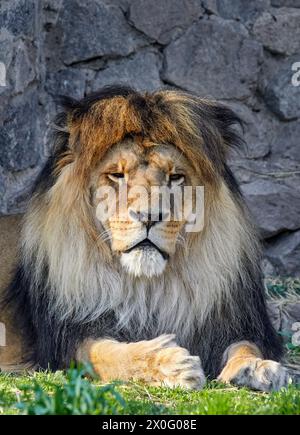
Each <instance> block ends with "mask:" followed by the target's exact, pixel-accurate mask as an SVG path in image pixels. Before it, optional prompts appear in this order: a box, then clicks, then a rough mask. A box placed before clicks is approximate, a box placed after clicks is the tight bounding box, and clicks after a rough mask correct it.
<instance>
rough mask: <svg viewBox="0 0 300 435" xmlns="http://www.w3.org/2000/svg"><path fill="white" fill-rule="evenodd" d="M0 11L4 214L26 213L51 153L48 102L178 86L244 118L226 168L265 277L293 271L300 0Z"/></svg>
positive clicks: (21, 6) (33, 3)
mask: <svg viewBox="0 0 300 435" xmlns="http://www.w3.org/2000/svg"><path fill="white" fill-rule="evenodd" d="M0 7H1V10H0V65H1V62H2V66H3V64H4V65H5V68H6V86H0V126H1V130H0V214H10V213H17V212H19V211H22V210H23V209H24V205H25V203H26V197H27V194H28V191H29V188H30V186H31V184H32V181H33V179H34V177H35V176H36V174H37V172H38V171H39V169H40V167H41V165H42V164H43V161H44V160H45V158H46V156H47V152H48V149H49V124H50V121H51V118H52V117H53V114H54V113H55V111H56V107H55V104H54V102H53V96H54V95H56V94H62V93H63V94H68V95H70V96H73V97H78V98H80V97H82V96H83V95H85V94H86V93H87V92H90V91H93V90H95V89H97V88H99V87H101V86H104V85H107V84H111V83H116V82H125V83H129V84H130V85H134V86H136V87H137V88H138V89H142V90H145V89H148V90H153V89H156V88H158V87H173V88H177V89H185V90H188V91H192V92H195V93H196V94H198V95H200V96H203V97H214V98H217V99H219V100H221V101H224V102H226V103H227V104H229V105H230V106H232V107H233V108H234V109H235V110H236V111H237V113H239V114H240V115H241V117H242V118H243V119H244V120H245V121H246V123H247V125H246V131H245V138H246V140H247V143H248V149H247V151H246V150H245V151H243V152H241V153H240V154H239V155H235V156H232V158H231V166H232V169H233V171H234V173H235V174H236V176H237V178H238V180H239V182H240V184H241V188H242V190H243V192H244V194H245V197H246V199H247V201H248V204H249V206H250V208H251V210H252V213H253V215H254V217H255V219H256V221H257V223H258V225H259V228H260V230H261V234H262V237H263V238H264V239H265V245H266V256H265V261H264V267H265V271H266V273H267V274H273V275H274V274H275V275H276V274H281V275H299V274H300V167H299V162H300V121H299V118H300V86H298V87H297V86H293V85H292V75H293V74H294V73H295V72H293V71H292V65H293V64H294V62H300V0H251V1H248V0H203V1H201V0H49V1H47V0H1V6H0ZM0 71H1V69H0ZM2 79H3V77H2ZM299 81H300V79H299ZM0 84H3V83H0Z"/></svg>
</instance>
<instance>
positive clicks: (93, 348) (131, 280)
mask: <svg viewBox="0 0 300 435" xmlns="http://www.w3.org/2000/svg"><path fill="white" fill-rule="evenodd" d="M61 102H62V105H63V107H64V111H63V112H62V113H61V114H60V115H59V116H58V117H57V120H56V123H55V134H54V147H53V152H52V154H51V156H50V157H49V159H48V161H47V164H46V165H45V167H44V169H43V170H42V172H41V174H40V176H39V177H38V179H37V181H36V183H35V186H34V189H33V193H32V197H31V200H30V202H29V205H28V210H27V212H26V214H25V216H24V219H23V223H22V230H21V234H20V237H18V239H19V240H18V244H19V248H18V254H17V253H16V251H14V254H13V263H16V264H15V269H14V272H13V275H12V276H11V279H10V283H9V285H8V286H7V289H6V291H5V297H4V302H5V303H3V306H2V317H4V318H6V322H9V320H8V318H9V319H10V325H13V326H10V327H9V329H10V331H11V332H10V334H11V335H10V337H11V340H10V341H11V342H8V343H7V347H6V348H3V349H2V350H1V352H2V353H1V355H0V364H1V366H2V368H4V369H9V367H18V365H20V366H21V367H24V366H26V367H34V368H39V369H47V368H50V369H51V370H57V369H64V368H67V367H68V366H69V365H70V363H71V362H72V361H75V362H77V363H82V362H90V363H91V364H92V366H93V368H94V370H95V372H96V373H97V374H98V375H99V376H100V377H101V379H102V380H103V381H111V380H113V379H119V380H123V381H127V380H130V379H133V380H141V381H144V382H147V383H149V384H151V385H162V384H163V385H166V386H168V387H175V386H181V387H184V388H189V389H200V388H202V387H203V385H204V384H205V382H206V379H207V378H209V379H215V378H218V379H219V380H220V381H223V382H226V383H233V384H235V385H240V386H248V387H250V388H253V389H257V390H262V391H270V390H277V389H279V388H281V387H282V386H284V385H286V384H287V383H288V382H289V375H288V372H287V370H286V368H285V367H284V366H283V365H282V364H281V362H280V361H281V358H282V354H283V347H282V343H281V339H280V338H279V336H278V335H277V333H276V332H275V330H274V329H273V326H272V325H271V322H270V320H269V317H268V314H267V309H266V302H265V295H264V286H263V281H262V273H261V269H260V247H259V243H258V236H257V233H256V230H255V226H254V225H253V223H252V219H251V217H250V215H249V212H248V209H247V207H246V205H245V202H244V199H243V197H242V194H241V192H240V190H239V187H238V185H237V182H236V180H235V178H234V176H233V174H232V172H231V170H230V169H229V167H228V164H227V163H226V162H227V158H228V155H229V153H230V151H231V150H232V149H233V148H234V147H238V146H240V145H241V144H242V140H241V138H240V134H239V130H238V129H237V128H236V125H237V124H239V123H241V121H240V119H239V118H238V117H237V116H236V115H235V113H234V112H233V111H232V110H231V109H230V108H228V107H227V106H225V105H223V104H220V103H218V102H217V101H210V100H207V99H201V98H199V97H196V96H193V95H190V94H188V93H185V92H179V91H174V90H158V91H156V92H154V93H147V92H146V93H140V92H137V91H136V90H134V89H131V88H129V87H123V86H113V87H106V88H104V89H102V90H100V91H98V92H96V93H94V94H92V95H89V96H87V97H85V98H83V99H82V100H81V101H76V100H74V99H71V98H67V97H65V98H63V99H62V101H61ZM124 186H126V187H127V188H129V189H130V188H134V187H137V186H139V187H142V188H143V189H144V191H146V192H148V194H147V195H146V198H145V195H144V197H143V198H142V197H139V195H137V194H135V195H133V196H131V197H128V198H127V201H125V203H124V201H123V202H122V201H120V196H119V194H120V190H121V188H122V187H124ZM186 186H191V187H192V188H193V189H194V188H196V187H197V186H203V189H204V207H203V225H202V226H201V230H199V231H187V225H188V224H190V221H189V215H188V216H186V215H183V214H181V217H180V218H178V216H177V215H176V213H175V212H174V207H173V209H172V207H171V212H170V210H165V209H164V208H163V207H164V203H163V202H161V203H160V202H159V206H157V201H156V205H155V207H154V206H153V207H154V208H151V207H152V202H151V205H150V207H149V198H150V191H151V190H153V188H154V187H156V188H157V187H169V188H170V187H176V189H177V192H178V191H183V189H184V188H185V187H186ZM103 187H109V189H110V191H112V192H115V194H116V198H117V200H116V201H117V206H116V207H115V210H110V211H111V213H110V215H109V216H108V215H106V216H105V213H104V214H102V215H101V213H100V217H99V213H98V212H97V210H99V206H100V205H101V204H102V203H103V201H104V200H105V197H104V196H101V195H99V189H101V188H103ZM137 198H139V199H140V200H139V201H137ZM106 199H107V197H106ZM194 200H195V196H194V194H193V195H192V196H191V197H190V198H189V201H190V202H191V203H190V204H189V206H191V208H193V207H192V206H193V204H194ZM102 205H103V204H102ZM106 208H107V209H110V204H109V203H108V204H106ZM8 227H10V226H9V225H8ZM10 228H11V227H10ZM11 231H13V230H11ZM7 250H9V248H8V247H7V248H5V249H3V251H2V252H3V256H4V257H5V258H6V257H7V256H8V253H7ZM9 273H10V270H9V271H7V272H6V274H7V276H8V274H9ZM20 337H21V338H20ZM15 343H16V346H17V348H14V345H15ZM5 352H6V353H5ZM14 359H15V360H14Z"/></svg>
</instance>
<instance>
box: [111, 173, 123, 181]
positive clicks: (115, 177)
mask: <svg viewBox="0 0 300 435" xmlns="http://www.w3.org/2000/svg"><path fill="white" fill-rule="evenodd" d="M108 178H110V179H111V180H112V181H116V182H118V181H121V180H123V179H124V178H125V175H124V174H123V172H114V173H113V174H108Z"/></svg>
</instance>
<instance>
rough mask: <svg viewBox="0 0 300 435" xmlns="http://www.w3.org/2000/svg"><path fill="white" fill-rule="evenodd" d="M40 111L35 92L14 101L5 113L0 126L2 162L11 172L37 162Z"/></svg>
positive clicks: (0, 163) (0, 155)
mask: <svg viewBox="0 0 300 435" xmlns="http://www.w3.org/2000/svg"><path fill="white" fill-rule="evenodd" d="M37 113H38V107H37V98H36V95H35V94H32V93H30V94H28V95H27V96H26V97H25V95H23V96H22V99H21V100H18V101H14V102H13V101H11V102H10V105H8V106H7V107H6V109H5V111H4V112H3V114H2V117H3V118H4V119H2V120H1V121H2V125H1V129H0V143H1V148H0V165H1V166H2V167H3V168H4V169H6V170H10V171H20V170H24V169H27V168H29V167H31V166H34V165H36V164H37V162H38V160H39V141H38V140H37V139H38V138H37V137H36V134H35V132H36V131H35V130H36V118H37Z"/></svg>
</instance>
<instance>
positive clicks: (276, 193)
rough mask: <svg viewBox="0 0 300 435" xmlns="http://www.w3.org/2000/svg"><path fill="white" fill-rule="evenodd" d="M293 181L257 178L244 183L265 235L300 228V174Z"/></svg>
mask: <svg viewBox="0 0 300 435" xmlns="http://www.w3.org/2000/svg"><path fill="white" fill-rule="evenodd" d="M290 181H291V184H290V185H289V184H287V183H286V182H284V180H277V179H275V178H274V179H271V177H270V178H269V179H260V178H258V177H257V179H256V180H255V181H252V182H249V183H247V184H243V185H242V186H241V189H242V192H243V194H244V196H245V198H246V201H247V203H248V206H249V208H250V210H251V213H252V215H253V216H254V219H255V221H256V223H257V225H258V227H259V229H260V231H261V234H262V236H263V237H271V236H274V235H276V234H279V233H281V232H283V231H286V230H296V229H298V228H299V227H300V189H299V185H300V176H298V177H296V176H295V177H293V178H291V180H290Z"/></svg>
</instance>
